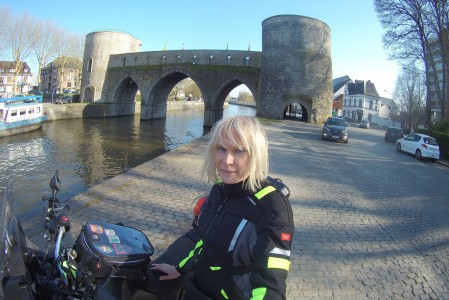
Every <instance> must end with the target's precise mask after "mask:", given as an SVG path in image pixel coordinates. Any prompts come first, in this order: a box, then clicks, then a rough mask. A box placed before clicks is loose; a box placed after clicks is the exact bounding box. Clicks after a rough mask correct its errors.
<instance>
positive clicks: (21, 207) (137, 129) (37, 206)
mask: <svg viewBox="0 0 449 300" xmlns="http://www.w3.org/2000/svg"><path fill="white" fill-rule="evenodd" d="M231 115H255V109H253V108H248V107H242V106H236V105H228V106H227V107H226V108H225V110H224V116H225V117H226V116H231ZM203 116H204V111H203V110H201V109H192V110H182V111H170V112H167V118H166V119H161V120H145V121H141V120H140V119H139V116H126V117H117V118H95V119H84V118H77V119H66V120H57V121H53V122H46V123H44V125H43V127H42V129H41V130H37V131H33V132H29V133H24V134H19V135H15V136H10V137H4V138H2V139H0V155H1V163H0V189H1V193H2V194H3V191H4V189H5V186H6V184H7V182H8V181H10V182H11V183H12V185H13V197H14V202H15V204H16V205H15V206H16V207H15V209H16V214H17V215H18V216H19V218H25V219H29V218H35V217H36V216H37V215H40V211H41V209H42V205H43V204H42V201H40V199H42V196H43V195H47V196H48V195H50V188H49V185H48V184H49V180H50V178H51V176H52V174H53V173H54V171H55V170H56V169H58V170H59V174H60V176H61V181H62V188H61V191H60V192H59V194H58V195H59V198H60V199H61V200H63V201H64V200H68V199H70V198H71V197H73V196H75V195H77V194H79V193H82V192H84V191H86V190H88V189H89V188H90V187H92V186H94V185H96V184H99V183H101V182H103V181H104V180H107V179H108V178H112V177H114V176H116V175H118V174H120V173H122V172H124V171H126V170H128V169H131V168H134V167H136V166H138V165H140V164H142V163H144V162H146V161H149V160H151V159H153V158H155V157H157V156H159V155H161V154H163V153H166V152H168V151H171V150H174V149H176V148H177V147H179V146H180V145H183V144H186V143H189V142H191V141H192V140H194V139H197V138H199V137H201V136H202V135H203V134H205V133H207V132H206V130H205V129H204V128H203ZM1 197H2V198H3V195H1Z"/></svg>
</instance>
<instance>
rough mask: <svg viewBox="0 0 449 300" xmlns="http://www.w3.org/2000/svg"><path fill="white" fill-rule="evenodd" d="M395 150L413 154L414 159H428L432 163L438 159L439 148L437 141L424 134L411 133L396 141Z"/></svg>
mask: <svg viewBox="0 0 449 300" xmlns="http://www.w3.org/2000/svg"><path fill="white" fill-rule="evenodd" d="M396 150H397V151H398V152H402V151H404V152H407V153H410V154H413V155H414V156H415V157H416V159H421V158H423V157H425V158H430V159H431V160H432V161H436V160H438V159H440V147H439V146H438V144H437V141H436V140H435V139H434V138H433V137H431V136H428V135H425V134H420V133H412V134H409V135H407V136H406V137H403V138H400V139H398V140H397V141H396Z"/></svg>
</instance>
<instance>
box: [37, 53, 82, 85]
mask: <svg viewBox="0 0 449 300" xmlns="http://www.w3.org/2000/svg"><path fill="white" fill-rule="evenodd" d="M81 68H82V62H81V60H79V59H77V58H73V57H58V58H57V59H56V60H54V61H53V62H51V63H49V64H48V65H47V66H45V67H44V68H42V70H41V82H40V86H39V89H40V90H41V91H43V92H46V93H64V92H74V91H78V90H79V89H80V86H81Z"/></svg>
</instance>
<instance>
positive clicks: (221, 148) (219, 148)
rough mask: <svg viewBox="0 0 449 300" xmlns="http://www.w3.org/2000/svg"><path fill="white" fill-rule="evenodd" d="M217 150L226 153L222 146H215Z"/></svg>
mask: <svg viewBox="0 0 449 300" xmlns="http://www.w3.org/2000/svg"><path fill="white" fill-rule="evenodd" d="M217 150H218V151H226V149H225V148H223V147H222V146H217Z"/></svg>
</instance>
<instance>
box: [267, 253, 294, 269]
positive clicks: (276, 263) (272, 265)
mask: <svg viewBox="0 0 449 300" xmlns="http://www.w3.org/2000/svg"><path fill="white" fill-rule="evenodd" d="M267 267H268V269H283V270H285V271H287V272H288V270H289V269H290V261H289V260H288V259H285V258H279V257H269V258H268V266H267Z"/></svg>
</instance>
